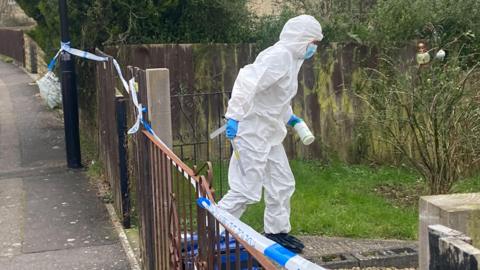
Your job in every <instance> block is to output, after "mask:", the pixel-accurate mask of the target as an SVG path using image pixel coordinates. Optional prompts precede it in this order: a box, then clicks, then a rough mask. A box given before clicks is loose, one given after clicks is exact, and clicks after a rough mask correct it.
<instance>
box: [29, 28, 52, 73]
mask: <svg viewBox="0 0 480 270" xmlns="http://www.w3.org/2000/svg"><path fill="white" fill-rule="evenodd" d="M24 40H25V68H26V69H27V70H28V72H30V73H33V74H39V75H43V74H45V73H47V71H48V67H47V63H46V62H45V53H44V52H43V50H42V48H40V46H38V44H37V43H36V42H35V41H34V40H33V39H32V38H30V37H29V36H27V35H24Z"/></svg>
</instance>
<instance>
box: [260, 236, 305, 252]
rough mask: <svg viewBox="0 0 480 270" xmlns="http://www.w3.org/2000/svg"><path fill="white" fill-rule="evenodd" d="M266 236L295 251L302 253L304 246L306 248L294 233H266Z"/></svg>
mask: <svg viewBox="0 0 480 270" xmlns="http://www.w3.org/2000/svg"><path fill="white" fill-rule="evenodd" d="M265 237H267V238H268V239H270V240H272V241H275V242H277V243H278V244H280V245H281V246H283V247H284V248H286V249H288V250H290V251H291V252H293V253H302V251H303V248H305V245H304V244H303V243H302V241H300V240H299V239H298V238H296V237H294V236H292V235H289V234H288V233H266V234H265Z"/></svg>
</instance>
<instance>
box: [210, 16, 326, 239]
mask: <svg viewBox="0 0 480 270" xmlns="http://www.w3.org/2000/svg"><path fill="white" fill-rule="evenodd" d="M322 38H323V34H322V28H321V26H320V23H319V22H318V21H317V20H316V19H315V18H313V17H312V16H309V15H301V16H297V17H294V18H292V19H290V20H289V21H288V22H287V23H286V24H285V26H284V27H283V30H282V32H281V34H280V40H279V41H278V42H277V43H276V44H275V45H273V46H271V47H269V48H267V49H265V50H264V51H262V52H261V53H260V54H259V55H258V56H257V58H256V60H255V62H254V63H253V64H250V65H247V66H245V67H243V68H242V69H241V70H240V71H239V73H238V76H237V79H236V81H235V84H234V86H233V90H232V96H231V98H230V101H229V102H228V109H227V113H226V114H225V116H226V117H227V118H231V119H235V120H237V121H239V124H238V132H237V136H236V137H235V141H236V143H237V146H238V149H239V152H240V158H241V162H242V163H243V167H244V169H245V176H244V175H242V173H241V171H240V169H239V167H238V164H237V160H236V159H235V158H234V157H233V155H232V158H231V160H230V166H229V170H228V183H229V186H230V190H229V191H228V192H227V194H225V196H224V197H223V199H222V200H221V201H220V202H219V203H218V205H219V207H221V208H222V209H224V210H226V211H228V212H229V213H231V214H232V215H234V216H235V217H237V218H240V216H241V215H242V214H243V212H244V211H245V209H246V207H247V205H248V204H252V203H256V202H259V201H260V199H261V197H262V187H263V188H264V189H265V191H264V198H265V214H264V231H265V233H274V234H276V233H288V232H289V231H290V229H291V226H290V198H291V196H292V194H293V192H294V190H295V179H294V177H293V174H292V171H291V169H290V165H289V163H288V159H287V156H286V154H285V150H284V148H283V145H282V141H283V139H284V138H285V136H286V133H287V129H286V124H287V122H288V120H289V119H290V117H291V116H292V108H291V106H290V103H291V100H292V99H293V97H294V96H295V94H296V93H297V88H298V72H299V70H300V67H301V65H302V64H303V61H304V55H305V52H306V49H307V46H308V44H309V43H311V42H313V41H320V40H322Z"/></svg>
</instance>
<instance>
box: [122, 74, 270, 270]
mask: <svg viewBox="0 0 480 270" xmlns="http://www.w3.org/2000/svg"><path fill="white" fill-rule="evenodd" d="M129 70H130V74H131V77H134V78H135V80H136V82H137V83H138V99H139V102H140V103H141V104H143V105H144V106H146V107H148V102H149V101H148V99H147V89H146V76H145V71H144V70H141V69H138V68H136V69H133V68H130V69H129ZM130 110H132V108H130ZM130 115H133V114H132V113H130ZM144 120H145V121H148V119H147V116H145V118H144ZM133 141H134V142H133V143H132V145H133V148H134V151H133V152H134V153H135V157H133V159H134V160H135V162H134V164H135V166H134V167H135V168H134V171H133V174H134V175H135V181H136V198H137V199H136V201H137V203H136V205H137V212H138V216H139V234H140V251H141V261H142V264H143V268H144V269H158V270H160V269H161V270H164V269H175V270H177V269H178V270H181V269H204V270H210V269H212V270H213V269H228V270H230V269H232V270H235V269H237V270H240V269H242V270H243V269H252V270H253V269H267V270H273V269H276V267H275V266H274V265H273V263H272V262H271V261H270V260H269V259H268V258H267V257H265V255H263V254H262V253H260V252H258V251H257V250H255V249H254V248H253V247H251V246H250V245H248V244H247V243H245V242H244V241H243V240H241V239H240V238H239V237H238V236H236V235H235V234H233V233H232V232H231V231H229V230H225V231H224V232H222V233H221V231H222V230H221V224H220V223H219V222H218V221H217V220H216V219H215V218H214V217H213V216H212V215H211V214H210V213H209V212H207V211H206V210H205V209H203V208H202V207H200V206H198V205H197V203H196V200H197V198H199V197H206V198H208V199H209V200H211V201H215V192H214V189H213V187H212V181H213V168H212V165H211V163H209V162H207V163H205V164H204V165H203V166H201V167H200V168H197V167H196V166H189V165H187V163H186V162H184V161H182V160H181V159H180V158H179V157H178V156H177V155H176V154H175V153H174V152H173V151H172V150H171V149H170V148H168V147H167V146H166V145H165V144H163V143H162V142H161V141H159V140H157V139H156V138H155V137H154V136H153V135H152V134H151V133H149V132H148V131H146V130H144V131H142V133H138V134H136V135H134V138H133ZM201 172H204V173H203V175H202V174H201Z"/></svg>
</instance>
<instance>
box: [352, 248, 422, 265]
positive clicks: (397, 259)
mask: <svg viewBox="0 0 480 270" xmlns="http://www.w3.org/2000/svg"><path fill="white" fill-rule="evenodd" d="M353 256H354V257H355V258H357V259H358V261H359V264H360V265H359V266H360V268H367V267H396V268H410V267H416V266H417V265H418V252H417V250H416V249H414V248H393V249H385V250H375V251H371V252H362V253H355V254H353Z"/></svg>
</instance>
